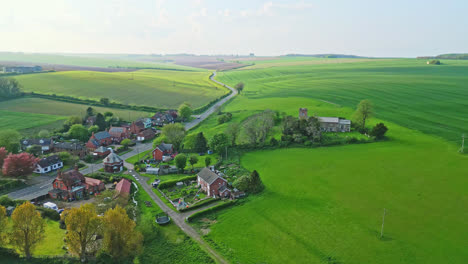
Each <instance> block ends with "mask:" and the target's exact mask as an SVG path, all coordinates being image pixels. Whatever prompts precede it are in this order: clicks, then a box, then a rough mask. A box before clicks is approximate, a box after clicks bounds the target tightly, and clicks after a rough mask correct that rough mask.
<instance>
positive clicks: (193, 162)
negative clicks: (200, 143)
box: [189, 155, 198, 170]
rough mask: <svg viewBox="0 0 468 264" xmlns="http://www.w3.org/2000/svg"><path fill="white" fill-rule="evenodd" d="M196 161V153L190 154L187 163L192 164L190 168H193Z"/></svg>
mask: <svg viewBox="0 0 468 264" xmlns="http://www.w3.org/2000/svg"><path fill="white" fill-rule="evenodd" d="M197 162H198V157H197V155H192V156H190V158H189V163H190V165H192V170H193V165H195V164H197Z"/></svg>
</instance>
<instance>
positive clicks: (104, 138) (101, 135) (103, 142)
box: [86, 131, 112, 151]
mask: <svg viewBox="0 0 468 264" xmlns="http://www.w3.org/2000/svg"><path fill="white" fill-rule="evenodd" d="M110 144H112V136H111V135H110V134H109V132H107V131H101V132H97V133H96V134H94V132H93V134H92V135H91V137H90V138H89V141H88V143H86V148H88V149H89V150H92V151H94V150H95V149H97V148H98V147H100V146H108V145H110Z"/></svg>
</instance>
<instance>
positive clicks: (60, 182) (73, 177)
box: [49, 166, 86, 200]
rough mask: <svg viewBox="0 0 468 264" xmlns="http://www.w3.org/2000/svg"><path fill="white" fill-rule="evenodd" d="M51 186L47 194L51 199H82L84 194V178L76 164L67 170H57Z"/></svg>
mask: <svg viewBox="0 0 468 264" xmlns="http://www.w3.org/2000/svg"><path fill="white" fill-rule="evenodd" d="M52 188H53V189H52V190H50V191H49V196H50V198H52V199H63V200H75V199H82V198H83V197H84V196H85V195H86V179H85V177H84V176H83V174H81V173H80V172H79V170H78V166H75V168H74V169H73V170H69V171H67V172H62V171H61V170H59V171H58V173H57V177H56V178H55V180H54V181H53V182H52Z"/></svg>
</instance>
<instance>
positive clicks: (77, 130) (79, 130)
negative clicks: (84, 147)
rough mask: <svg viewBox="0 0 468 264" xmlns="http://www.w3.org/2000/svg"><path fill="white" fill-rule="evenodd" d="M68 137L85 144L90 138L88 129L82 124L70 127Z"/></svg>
mask: <svg viewBox="0 0 468 264" xmlns="http://www.w3.org/2000/svg"><path fill="white" fill-rule="evenodd" d="M68 135H69V136H70V137H71V138H74V139H78V140H80V141H82V142H85V141H87V140H88V138H89V134H88V129H86V127H84V126H83V125H81V124H75V125H73V126H71V127H70V130H68Z"/></svg>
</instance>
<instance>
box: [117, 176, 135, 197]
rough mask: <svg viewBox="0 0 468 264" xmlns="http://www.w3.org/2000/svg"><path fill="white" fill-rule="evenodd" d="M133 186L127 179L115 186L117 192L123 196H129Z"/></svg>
mask: <svg viewBox="0 0 468 264" xmlns="http://www.w3.org/2000/svg"><path fill="white" fill-rule="evenodd" d="M131 188H132V184H131V182H130V181H129V180H127V179H122V180H120V181H119V182H118V183H117V185H116V186H115V192H116V194H118V195H120V196H122V197H128V196H129V195H130V189H131Z"/></svg>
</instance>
